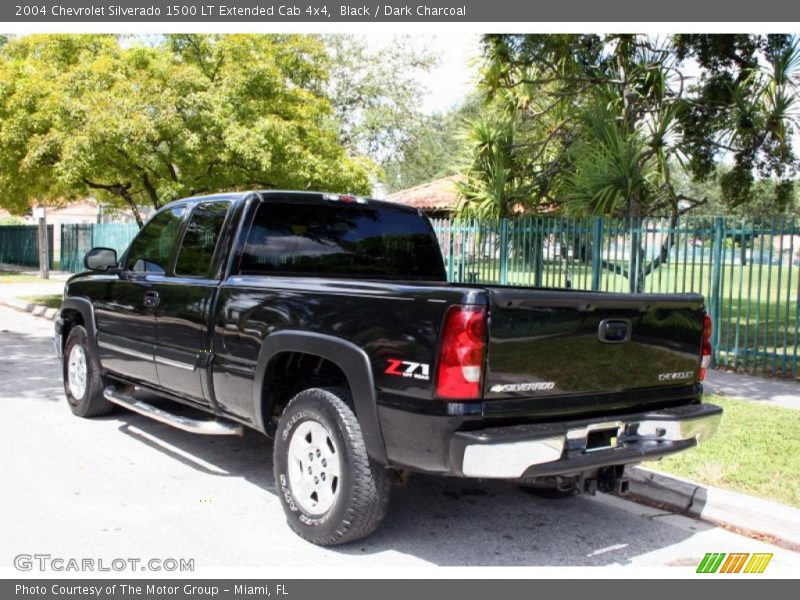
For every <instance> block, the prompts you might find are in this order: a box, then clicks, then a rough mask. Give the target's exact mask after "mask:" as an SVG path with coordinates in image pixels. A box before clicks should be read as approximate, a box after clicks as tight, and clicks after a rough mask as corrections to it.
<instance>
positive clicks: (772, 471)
mask: <svg viewBox="0 0 800 600" xmlns="http://www.w3.org/2000/svg"><path fill="white" fill-rule="evenodd" d="M707 398H708V402H710V403H712V404H718V405H720V406H722V408H723V409H724V411H725V413H724V414H723V416H722V423H721V424H720V428H719V430H718V431H717V435H716V436H714V437H713V438H711V440H709V441H708V442H706V443H705V444H703V445H700V446H699V447H697V448H695V449H693V450H688V451H686V452H684V453H682V454H678V455H676V456H672V457H669V458H665V459H663V460H661V461H658V462H652V463H645V465H644V466H646V467H649V468H651V469H654V470H658V471H663V472H665V473H672V474H673V475H678V476H679V477H685V478H686V479H691V480H692V481H696V482H698V483H704V484H707V485H712V486H715V487H720V488H725V489H729V490H734V491H737V492H742V493H744V494H751V495H753V496H759V497H761V498H767V499H769V500H774V501H776V502H781V503H783V504H790V505H792V506H797V507H800V459H799V457H800V411H797V410H792V409H789V408H781V407H778V406H770V405H766V404H757V403H755V402H747V401H744V400H733V399H727V398H719V397H716V396H708V397H707Z"/></svg>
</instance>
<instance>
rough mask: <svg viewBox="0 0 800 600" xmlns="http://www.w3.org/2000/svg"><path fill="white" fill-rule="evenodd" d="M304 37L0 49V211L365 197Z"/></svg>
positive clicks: (60, 41)
mask: <svg viewBox="0 0 800 600" xmlns="http://www.w3.org/2000/svg"><path fill="white" fill-rule="evenodd" d="M328 65H329V58H328V55H327V53H326V49H325V46H324V44H323V43H322V41H321V40H320V39H319V38H317V37H314V36H304V35H259V36H255V35H233V36H228V35H225V36H223V35H174V36H167V37H165V38H163V39H161V40H160V41H159V42H158V43H157V44H155V45H150V46H147V45H142V44H137V43H134V44H128V43H124V44H123V43H121V40H120V39H118V38H117V37H115V36H110V35H32V36H25V37H21V38H15V39H12V40H9V42H8V43H7V44H6V45H5V46H3V48H2V50H1V51H0V189H2V190H3V191H2V196H0V202H2V203H3V205H4V206H5V207H7V208H9V209H11V210H12V211H16V212H22V211H24V210H26V209H27V207H28V206H29V203H30V201H31V200H32V199H37V200H44V201H55V200H57V199H60V198H63V199H70V198H77V197H82V196H87V195H94V196H97V197H98V198H100V199H101V200H103V201H107V202H113V203H117V204H122V205H126V206H128V207H130V208H132V209H133V210H134V211H136V207H138V206H152V207H156V208H157V207H159V206H161V205H162V204H164V203H166V202H168V201H170V200H173V199H175V198H179V197H182V196H187V195H193V194H201V193H205V192H209V191H218V190H225V189H242V188H249V187H262V188H289V189H320V190H332V191H350V192H354V193H368V192H369V190H370V188H371V184H370V178H371V177H372V176H373V174H374V164H373V163H372V162H371V161H369V160H368V159H366V158H363V157H352V156H350V155H348V154H347V152H346V151H345V149H344V148H343V147H342V145H341V144H340V143H339V137H338V134H339V131H338V125H337V122H336V119H335V115H334V108H333V105H332V103H331V101H330V99H329V97H328V95H327V92H326V85H327V83H328V78H329V72H328Z"/></svg>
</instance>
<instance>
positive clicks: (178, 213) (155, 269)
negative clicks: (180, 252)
mask: <svg viewBox="0 0 800 600" xmlns="http://www.w3.org/2000/svg"><path fill="white" fill-rule="evenodd" d="M185 212H186V207H184V206H178V207H176V208H173V209H171V210H167V211H164V212H162V213H159V214H158V215H156V216H155V217H154V218H153V220H151V221H150V222H149V223H148V224H147V225H145V227H144V229H142V230H141V231H140V232H139V235H137V236H136V238H135V239H134V240H133V241H132V242H131V247H130V249H129V250H128V269H129V270H131V271H134V272H137V273H155V274H157V275H163V274H164V273H165V272H166V270H167V264H168V263H169V257H170V255H171V254H172V249H173V248H174V247H175V242H176V240H177V237H178V232H179V231H180V228H181V219H182V218H183V214H184V213H185Z"/></svg>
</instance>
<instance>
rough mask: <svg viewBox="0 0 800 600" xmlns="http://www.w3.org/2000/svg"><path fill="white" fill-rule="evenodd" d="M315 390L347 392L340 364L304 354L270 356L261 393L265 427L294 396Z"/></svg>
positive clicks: (345, 377) (348, 386) (347, 384)
mask: <svg viewBox="0 0 800 600" xmlns="http://www.w3.org/2000/svg"><path fill="white" fill-rule="evenodd" d="M314 387H340V388H346V389H348V390H349V389H350V384H349V382H348V380H347V376H346V375H345V374H344V371H342V369H341V368H340V367H339V365H337V364H336V363H335V362H333V361H331V360H328V359H327V358H323V357H321V356H317V355H315V354H307V353H305V352H281V353H279V354H276V355H275V356H273V357H272V359H271V360H270V362H269V364H268V365H267V371H266V377H265V378H264V389H263V390H262V400H263V402H262V403H261V413H262V414H261V417H262V419H263V423H264V426H265V427H266V426H268V425H269V423H270V422H271V421H272V419H273V418H274V417H279V416H280V415H281V413H282V412H283V409H284V408H285V407H286V405H287V404H288V403H289V400H291V399H292V398H293V397H294V396H295V395H296V394H298V393H300V392H302V391H303V390H307V389H309V388H314ZM354 410H355V409H354Z"/></svg>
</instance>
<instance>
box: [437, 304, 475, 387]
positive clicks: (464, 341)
mask: <svg viewBox="0 0 800 600" xmlns="http://www.w3.org/2000/svg"><path fill="white" fill-rule="evenodd" d="M485 338H486V309H485V308H484V307H482V306H451V307H450V308H449V309H448V311H447V314H446V315H445V317H444V329H443V330H442V348H441V351H440V352H439V364H438V368H437V370H436V396H437V397H438V398H445V399H448V400H451V399H452V400H478V399H480V397H481V378H482V374H483V373H482V370H483V357H484V353H485V347H486V341H485Z"/></svg>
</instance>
